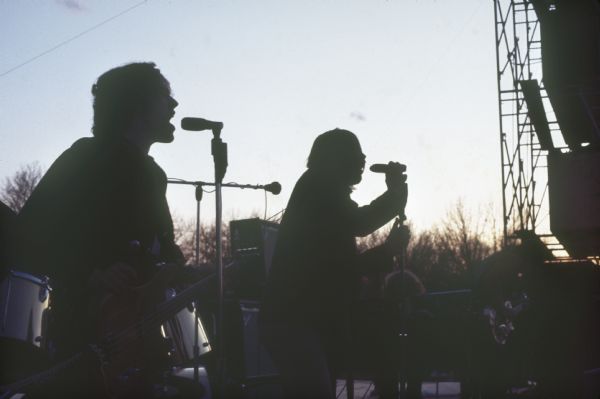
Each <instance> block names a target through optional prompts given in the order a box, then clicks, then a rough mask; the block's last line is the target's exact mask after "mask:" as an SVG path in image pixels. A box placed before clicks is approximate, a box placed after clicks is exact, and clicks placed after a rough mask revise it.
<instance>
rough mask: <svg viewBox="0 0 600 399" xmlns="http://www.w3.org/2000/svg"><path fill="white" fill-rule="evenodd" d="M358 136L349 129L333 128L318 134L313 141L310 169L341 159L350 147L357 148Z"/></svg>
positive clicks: (326, 165)
mask: <svg viewBox="0 0 600 399" xmlns="http://www.w3.org/2000/svg"><path fill="white" fill-rule="evenodd" d="M356 145H358V138H357V137H356V135H355V134H354V133H352V132H351V131H349V130H343V129H338V128H336V129H333V130H329V131H327V132H325V133H323V134H320V135H319V136H317V138H316V139H315V141H314V142H313V145H312V148H311V150H310V154H309V155H308V162H307V164H306V166H307V167H308V169H320V170H322V169H324V168H328V167H329V165H331V163H332V162H336V161H338V160H339V158H340V156H343V155H344V154H345V153H347V150H348V148H351V149H352V148H356V147H355V146H356Z"/></svg>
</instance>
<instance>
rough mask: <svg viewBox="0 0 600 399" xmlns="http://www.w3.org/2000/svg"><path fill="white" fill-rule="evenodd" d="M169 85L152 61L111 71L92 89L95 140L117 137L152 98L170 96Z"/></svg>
mask: <svg viewBox="0 0 600 399" xmlns="http://www.w3.org/2000/svg"><path fill="white" fill-rule="evenodd" d="M170 92H171V89H170V87H169V82H168V81H167V79H165V77H164V76H163V75H162V74H161V73H160V70H159V69H158V68H157V67H156V65H155V64H154V63H153V62H136V63H131V64H127V65H123V66H120V67H117V68H113V69H111V70H109V71H107V72H105V73H103V74H102V75H100V77H99V78H98V80H97V81H96V83H95V84H94V85H93V86H92V95H93V97H94V103H93V107H94V125H93V126H92V133H93V135H94V136H95V137H105V138H108V137H120V136H122V135H123V132H124V130H125V129H126V128H127V126H128V125H129V123H130V122H131V119H132V117H134V116H135V114H136V113H137V112H139V111H140V110H141V109H143V107H145V106H147V104H148V103H149V102H150V101H151V100H152V99H153V98H155V97H156V96H159V95H161V94H165V93H167V94H170Z"/></svg>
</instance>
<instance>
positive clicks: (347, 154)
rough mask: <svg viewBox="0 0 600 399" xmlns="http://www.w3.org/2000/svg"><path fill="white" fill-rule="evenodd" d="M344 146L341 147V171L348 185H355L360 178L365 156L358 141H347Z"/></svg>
mask: <svg viewBox="0 0 600 399" xmlns="http://www.w3.org/2000/svg"><path fill="white" fill-rule="evenodd" d="M344 147H345V148H343V149H341V150H343V152H342V154H343V155H342V158H341V166H342V173H343V175H344V176H345V177H346V179H347V183H348V185H355V184H358V183H360V182H361V180H362V174H363V171H364V169H365V160H366V156H365V154H363V152H362V148H361V147H360V143H359V142H358V141H356V142H352V143H348V144H347V145H346V146H344Z"/></svg>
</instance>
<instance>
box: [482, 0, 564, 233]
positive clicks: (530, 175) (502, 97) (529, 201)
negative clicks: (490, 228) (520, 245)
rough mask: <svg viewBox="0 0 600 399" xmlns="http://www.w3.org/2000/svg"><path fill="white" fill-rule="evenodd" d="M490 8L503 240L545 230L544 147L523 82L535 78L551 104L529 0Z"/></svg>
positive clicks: (498, 1) (502, 0)
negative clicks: (499, 154) (523, 233)
mask: <svg viewBox="0 0 600 399" xmlns="http://www.w3.org/2000/svg"><path fill="white" fill-rule="evenodd" d="M494 14H495V25H496V63H497V79H498V110H499V119H500V146H501V162H502V192H503V202H502V204H503V226H504V240H505V243H506V242H507V240H511V239H513V238H515V237H516V234H517V233H519V232H522V231H529V232H533V233H536V234H538V235H541V236H545V235H548V234H550V227H549V206H548V198H547V197H548V195H547V194H548V178H547V157H546V156H547V151H546V149H543V148H542V147H543V146H542V145H541V144H540V139H539V137H541V136H538V134H536V129H535V126H534V123H533V122H532V117H531V116H532V113H533V111H534V110H533V109H531V110H530V109H529V108H532V107H531V106H530V105H531V104H529V106H528V103H527V102H526V101H525V96H524V92H523V87H524V86H525V84H526V83H528V82H534V83H535V87H538V84H539V89H540V90H539V95H540V97H541V100H542V103H543V105H544V108H545V109H546V110H551V109H552V107H551V105H550V102H549V101H548V96H547V94H546V92H545V90H544V86H543V80H542V51H541V39H540V24H539V21H538V18H537V15H536V13H535V10H534V8H533V5H532V4H531V1H529V0H520V1H517V0H494ZM546 117H547V118H546ZM546 119H547V120H548V121H550V122H547V124H546V125H547V128H548V129H547V130H549V132H550V133H554V132H556V131H558V130H559V127H558V124H557V123H556V119H555V117H554V115H553V114H552V115H544V120H546ZM539 127H540V126H539V124H538V128H539ZM552 137H554V134H553V135H552Z"/></svg>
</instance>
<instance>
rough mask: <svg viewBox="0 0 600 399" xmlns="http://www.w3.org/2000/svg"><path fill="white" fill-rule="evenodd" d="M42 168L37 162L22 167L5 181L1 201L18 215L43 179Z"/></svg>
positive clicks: (0, 195) (0, 194)
mask: <svg viewBox="0 0 600 399" xmlns="http://www.w3.org/2000/svg"><path fill="white" fill-rule="evenodd" d="M42 175H43V173H42V168H41V167H40V165H39V164H38V163H37V162H33V163H30V164H27V165H25V166H21V168H20V169H19V170H17V171H16V172H15V174H14V175H12V176H11V177H7V178H5V180H4V184H3V185H2V188H1V189H0V200H1V201H2V202H4V203H5V204H6V205H7V206H8V207H9V208H10V209H12V210H13V211H14V212H16V213H18V212H19V211H20V210H21V208H22V207H23V205H25V202H26V201H27V199H28V198H29V196H30V195H31V193H32V192H33V189H34V188H35V186H36V185H37V184H38V182H39V181H40V179H41V178H42Z"/></svg>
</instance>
